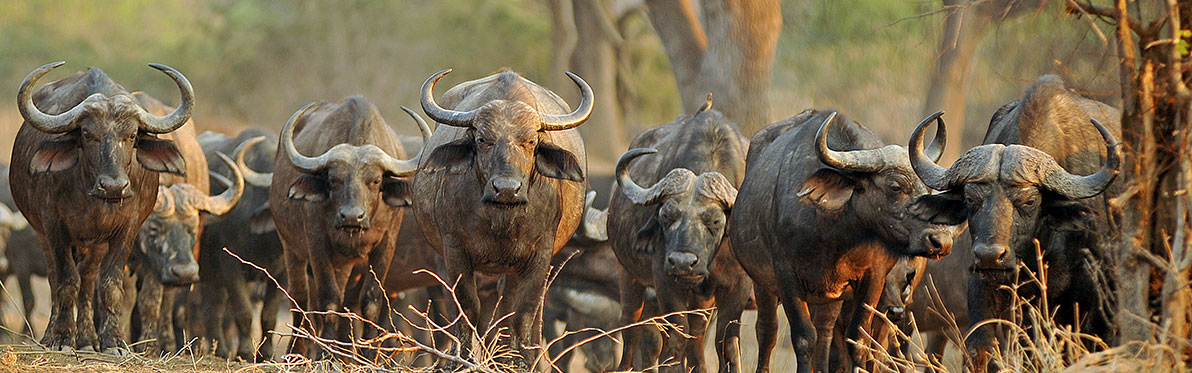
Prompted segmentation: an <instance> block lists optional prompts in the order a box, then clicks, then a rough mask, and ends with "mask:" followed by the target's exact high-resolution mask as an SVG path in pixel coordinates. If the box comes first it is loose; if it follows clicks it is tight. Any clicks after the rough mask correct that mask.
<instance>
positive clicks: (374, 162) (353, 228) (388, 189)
mask: <svg viewBox="0 0 1192 373" xmlns="http://www.w3.org/2000/svg"><path fill="white" fill-rule="evenodd" d="M403 109H404V108H403ZM405 110H406V112H407V113H408V114H410V115H411V116H412V117H413V118H414V119H415V121H416V122H417V123H418V125H419V128H420V129H421V131H422V134H423V137H429V136H430V129H429V128H427V126H426V123H425V122H423V121H422V119H421V118H420V117H418V115H417V114H415V113H414V112H412V111H410V110H409V109H405ZM278 137H279V140H280V144H279V145H278V146H279V149H278V152H277V159H276V160H275V162H274V166H273V176H272V186H271V188H270V190H269V200H270V211H271V213H272V214H273V221H274V224H275V225H276V227H277V233H278V235H279V236H280V237H281V242H282V247H284V250H285V261H286V273H287V277H288V279H289V288H288V289H286V290H288V291H289V293H290V294H291V295H293V296H294V297H295V298H296V299H297V301H298V302H299V304H297V305H296V306H297V308H298V309H299V310H305V311H326V312H341V311H344V310H345V309H350V310H353V311H354V312H358V313H360V314H361V315H362V316H364V317H365V318H367V319H369V320H377V318H378V317H379V316H380V312H381V310H382V307H383V305H384V296H385V294H384V293H383V292H382V291H381V283H379V282H378V280H379V281H381V282H383V281H384V280H385V274H386V273H388V270H389V264H390V261H391V259H392V258H393V247H394V244H395V243H396V238H397V234H398V229H399V228H400V227H401V220H402V215H403V214H404V210H402V209H401V208H402V207H406V206H409V205H410V200H411V198H412V196H411V195H410V190H411V188H410V185H409V181H408V180H407V177H408V176H410V175H412V174H414V173H415V172H416V171H417V165H418V157H415V158H414V159H410V160H401V159H399V158H397V157H404V156H405V151H403V150H402V147H401V143H400V142H398V139H397V135H396V134H395V133H394V132H393V129H392V128H389V125H388V124H386V123H385V120H384V119H383V118H381V114H380V112H378V111H377V108H376V107H375V106H373V105H372V104H371V103H369V102H368V101H367V100H366V99H364V97H360V96H353V97H349V98H347V99H346V100H344V102H343V103H341V104H338V105H336V104H331V103H326V102H314V103H311V104H308V105H306V106H305V107H303V108H302V109H301V110H298V112H296V113H294V115H293V116H292V117H290V120H289V121H287V122H286V125H285V127H283V128H282V131H281V134H280V135H279V136H278ZM304 154H317V155H316V156H307V155H304ZM357 267H361V268H364V269H363V271H364V274H365V275H360V276H356V275H353V272H356V273H357V274H358V273H359V272H358V271H360V269H358V268H357ZM308 270H309V271H310V273H311V274H312V275H313V276H310V278H311V280H313V281H312V283H311V284H310V285H309V286H308V276H307V271H308ZM369 271H372V272H373V273H376V276H372V275H370V274H369ZM374 279H375V280H374ZM348 289H361V290H359V292H358V293H357V294H359V295H360V296H359V297H358V298H355V299H345V296H344V294H345V292H347V291H348ZM352 292H353V293H356V292H355V291H352ZM308 318H313V319H314V321H315V322H316V323H315V325H313V326H314V327H317V328H318V329H307V330H312V331H315V332H316V333H317V335H318V336H320V337H323V338H331V339H336V338H339V339H341V340H346V338H347V335H345V333H346V331H347V330H343V332H339V331H337V324H336V322H335V321H336V320H338V319H339V318H338V317H335V316H332V315H330V314H322V315H307V314H303V313H302V312H295V313H294V320H295V323H297V324H298V325H300V326H301V327H307V328H310V325H309V323H307V322H306V321H305V320H308ZM294 341H295V343H294V351H295V352H297V353H306V351H305V342H304V339H302V338H294Z"/></svg>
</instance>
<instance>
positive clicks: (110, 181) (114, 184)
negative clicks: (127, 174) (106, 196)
mask: <svg viewBox="0 0 1192 373" xmlns="http://www.w3.org/2000/svg"><path fill="white" fill-rule="evenodd" d="M127 187H128V179H126V178H122V177H119V178H116V177H110V176H100V177H99V188H100V189H102V190H103V191H105V192H116V191H122V190H124V189H125V188H127Z"/></svg>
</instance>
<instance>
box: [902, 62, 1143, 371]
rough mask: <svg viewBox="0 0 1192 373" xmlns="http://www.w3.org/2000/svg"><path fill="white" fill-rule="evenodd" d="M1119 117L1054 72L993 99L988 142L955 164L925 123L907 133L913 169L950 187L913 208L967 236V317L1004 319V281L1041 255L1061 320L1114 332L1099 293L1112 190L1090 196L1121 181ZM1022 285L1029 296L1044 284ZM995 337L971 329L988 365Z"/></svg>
mask: <svg viewBox="0 0 1192 373" xmlns="http://www.w3.org/2000/svg"><path fill="white" fill-rule="evenodd" d="M1120 117H1121V113H1120V112H1119V111H1118V110H1117V109H1114V108H1112V107H1109V106H1107V105H1105V104H1102V103H1099V102H1096V101H1092V100H1089V99H1085V98H1083V97H1080V96H1077V95H1075V94H1072V93H1068V92H1067V91H1066V90H1065V89H1064V85H1063V82H1062V81H1060V80H1059V78H1058V77H1055V76H1052V75H1047V76H1044V77H1041V78H1040V79H1038V80H1037V81H1036V82H1035V84H1034V85H1032V86H1031V88H1030V89H1028V90H1027V92H1026V95H1025V97H1023V98H1020V99H1018V100H1014V101H1012V102H1010V103H1007V104H1006V105H1003V106H1002V107H1001V108H999V109H998V111H997V112H996V113H995V114H994V116H993V119H992V120H991V121H990V123H989V130H988V132H986V134H985V141H984V144H985V145H981V146H978V147H975V148H972V149H969V150H968V151H967V152H965V153H964V155H962V156H961V157H960V158H959V159H957V160H956V163H954V164H953V165H952V167H951V168H944V167H940V166H939V165H936V164H935V162H933V161H932V160H931V159H930V158H928V157H926V156H924V155H923V151H922V147H923V140H922V139H923V131H924V127H925V126H926V125H927V124H928V123H927V122H924V123H921V124H920V125H919V127H918V128H916V129H915V132H914V134H912V135H911V141H910V149H911V150H910V151H911V163H912V165H913V166H914V169H915V173H916V174H917V175H918V176H919V177H920V178H921V179H922V180H923V182H924V183H926V184H927V185H928V186H930V187H932V188H934V189H938V190H942V191H946V193H944V194H941V195H939V196H938V197H937V198H935V199H936V200H937V202H936V203H932V204H925V205H924V208H923V209H919V210H918V211H916V213H917V214H920V215H922V216H942V217H946V218H948V219H952V220H963V219H966V218H967V219H968V223H969V227H970V229H971V233H972V236H973V254H974V256H975V260H974V261H973V262H972V268H973V273H972V275H971V276H969V281H968V300H969V302H968V304H969V316H970V319H969V320H970V324H972V325H976V324H977V323H981V322H982V321H984V320H988V319H991V318H1008V317H1009V316H1010V313H1011V311H1012V310H1011V307H1012V306H1011V304H1012V303H1011V300H1012V298H1011V294H1010V293H1009V292H1007V291H1003V290H1001V289H1005V288H1006V286H1008V285H1012V282H1013V281H1014V278H1015V277H1018V276H1016V275H1017V274H1018V273H1019V268H1025V269H1029V270H1030V271H1033V272H1034V273H1039V271H1040V270H1041V269H1042V268H1039V265H1040V264H1044V265H1045V266H1046V267H1047V268H1048V269H1049V271H1048V274H1047V276H1046V279H1047V284H1046V288H1047V296H1048V304H1050V305H1053V306H1058V307H1059V310H1058V311H1055V313H1056V315H1057V320H1058V321H1060V322H1061V323H1064V324H1067V325H1073V324H1074V323H1076V322H1077V321H1078V320H1079V322H1080V325H1078V326H1079V327H1080V329H1081V330H1082V331H1088V332H1092V333H1094V334H1097V335H1100V336H1101V337H1103V338H1105V339H1106V340H1109V338H1111V337H1112V336H1111V335H1110V334H1109V333H1112V329H1113V328H1112V324H1111V323H1112V320H1113V319H1112V316H1111V315H1109V314H1106V312H1107V311H1109V310H1112V309H1114V308H1113V307H1111V306H1108V305H1106V302H1109V301H1110V299H1107V298H1105V297H1103V296H1102V294H1103V291H1104V289H1112V284H1108V283H1106V282H1105V281H1106V280H1105V279H1108V278H1110V275H1112V274H1111V273H1107V272H1106V271H1107V270H1106V268H1107V267H1106V263H1107V260H1109V258H1111V257H1112V256H1113V253H1112V252H1110V251H1111V250H1112V248H1111V247H1110V246H1109V245H1110V243H1111V242H1112V240H1113V238H1114V237H1115V236H1116V231H1115V230H1114V228H1112V227H1113V226H1112V225H1111V224H1110V221H1111V216H1110V214H1109V209H1108V199H1109V198H1110V196H1112V195H1117V193H1116V190H1115V191H1114V192H1111V193H1106V194H1105V195H1102V196H1101V197H1099V198H1090V197H1094V196H1097V195H1099V194H1102V192H1104V191H1106V190H1107V189H1111V188H1120V186H1117V185H1116V184H1114V180H1115V178H1116V176H1117V173H1118V162H1119V159H1118V149H1117V148H1118V145H1119V144H1118V142H1117V140H1116V137H1115V136H1118V135H1120V134H1121V123H1120ZM1090 121H1091V122H1092V125H1091V126H1090V125H1088V123H1089V122H1090ZM1101 123H1106V125H1102V124H1101ZM943 125H944V124H943V122H940V127H941V128H942V127H943ZM1102 142H1104V146H1102V145H1101V143H1102ZM1080 175H1087V176H1080ZM1118 184H1120V183H1118ZM1036 239H1037V240H1038V242H1039V244H1038V247H1036V245H1035V244H1034V242H1035V240H1036ZM1037 250H1039V251H1037ZM1037 252H1041V253H1042V258H1036V257H1037V254H1036V253H1037ZM1020 262H1021V263H1023V264H1024V265H1023V266H1021V267H1020V266H1019V265H1018V264H1019V263H1020ZM1023 278H1025V275H1023ZM1018 291H1019V295H1020V296H1024V297H1026V298H1028V299H1029V298H1032V297H1034V296H1036V295H1038V294H1039V291H1040V289H1039V288H1038V287H1037V286H1025V287H1022V288H1019V290H1018ZM1076 310H1079V313H1080V314H1079V315H1077V314H1076ZM1048 311H1049V312H1052V310H1048ZM994 338H995V336H994V333H993V332H992V331H991V328H988V327H984V328H981V329H978V330H976V331H975V332H974V333H973V334H972V337H971V339H970V342H969V343H968V346H969V349H970V353H972V354H974V356H977V357H978V358H977V367H978V368H984V367H985V362H986V361H987V357H988V356H987V353H988V351H989V350H990V349H991V348H992V343H993V340H994Z"/></svg>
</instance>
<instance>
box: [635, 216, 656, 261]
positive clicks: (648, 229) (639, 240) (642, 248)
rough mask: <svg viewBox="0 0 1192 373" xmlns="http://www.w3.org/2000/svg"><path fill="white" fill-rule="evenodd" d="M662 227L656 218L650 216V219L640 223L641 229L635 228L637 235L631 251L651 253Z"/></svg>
mask: <svg viewBox="0 0 1192 373" xmlns="http://www.w3.org/2000/svg"><path fill="white" fill-rule="evenodd" d="M661 229H662V227H661V226H659V225H658V218H656V217H654V216H651V217H650V220H648V221H646V224H645V225H642V227H641V229H638V230H637V235H636V236H635V238H634V240H633V251H636V252H639V253H646V254H649V253H653V252H654V247H655V246H656V245H655V241H656V240H657V238H658V236H659V234H660V233H661V231H660V230H661Z"/></svg>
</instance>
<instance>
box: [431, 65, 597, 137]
mask: <svg viewBox="0 0 1192 373" xmlns="http://www.w3.org/2000/svg"><path fill="white" fill-rule="evenodd" d="M567 77H568V78H571V80H572V81H574V82H575V85H578V86H579V91H580V93H581V94H582V98H581V99H580V101H579V107H577V108H575V111H572V112H571V113H570V114H563V115H555V114H542V113H539V115H541V116H542V129H543V130H545V131H562V130H566V129H572V128H575V127H579V125H581V124H584V121H586V120H588V116H590V115H592V105H593V104H594V103H595V102H596V96H595V95H594V94H592V87H590V86H588V82H585V81H584V80H583V79H582V78H580V77H579V75H575V74H572V73H571V72H570V71H568V72H567ZM422 97H426V96H425V94H424V95H423V96H422ZM423 102H425V101H423Z"/></svg>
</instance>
